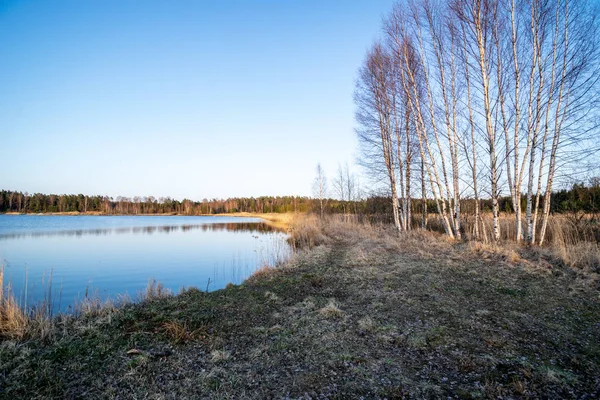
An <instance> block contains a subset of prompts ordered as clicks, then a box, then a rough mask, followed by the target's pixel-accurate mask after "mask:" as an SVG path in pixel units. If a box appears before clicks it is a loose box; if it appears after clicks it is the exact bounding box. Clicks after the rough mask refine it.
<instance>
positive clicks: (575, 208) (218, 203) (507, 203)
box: [0, 178, 600, 216]
mask: <svg viewBox="0 0 600 400" xmlns="http://www.w3.org/2000/svg"><path fill="white" fill-rule="evenodd" d="M525 201H526V198H525V196H523V198H522V203H523V204H525ZM479 202H480V207H481V209H482V211H484V212H486V211H487V212H489V211H491V209H492V200H491V199H480V200H479ZM499 203H500V210H502V211H503V212H506V213H512V212H513V211H514V210H513V207H512V199H511V197H510V196H506V197H501V198H500V199H499ZM550 204H551V207H550V208H551V212H553V213H567V212H585V213H592V214H595V213H599V212H600V178H594V179H592V180H591V181H590V184H588V185H586V184H584V183H576V184H574V185H573V186H572V187H571V188H570V189H562V190H559V191H555V192H553V193H552V197H551V199H550ZM474 205H475V204H474V200H472V199H461V207H462V208H463V210H465V211H467V212H468V211H472V209H473V207H474ZM434 206H435V200H434V199H428V200H427V208H428V209H430V210H431V209H433V207H434ZM411 207H412V208H413V212H414V213H415V214H416V213H421V211H422V202H418V201H415V202H413V203H412V204H411ZM319 211H320V200H319V199H314V198H310V197H305V196H260V197H240V198H228V199H211V200H208V199H204V200H202V201H192V200H189V199H184V200H181V201H180V200H175V199H172V198H170V197H160V198H155V197H153V196H148V197H137V196H136V197H133V198H129V197H121V196H119V197H116V198H113V197H109V196H101V195H95V196H86V195H83V194H61V195H58V194H42V193H34V194H29V193H27V192H25V193H23V192H15V191H10V190H2V191H0V213H8V212H16V213H66V212H80V213H86V212H92V213H102V214H105V215H141V214H182V215H211V214H230V213H240V212H246V213H288V212H302V213H305V212H319ZM324 211H325V213H328V214H336V213H345V212H349V213H353V214H363V215H382V216H390V215H391V214H392V210H391V202H390V197H389V196H381V195H373V196H369V197H367V198H365V199H361V200H354V201H348V200H346V201H342V200H338V199H327V200H326V201H325V207H324Z"/></svg>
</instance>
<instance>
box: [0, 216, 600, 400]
mask: <svg viewBox="0 0 600 400" xmlns="http://www.w3.org/2000/svg"><path fill="white" fill-rule="evenodd" d="M291 232H292V238H293V242H294V244H295V246H296V247H297V248H302V249H303V250H302V251H300V252H299V253H298V254H297V255H296V256H294V257H293V258H292V259H291V260H290V261H289V262H288V263H287V264H286V265H285V266H283V267H281V268H277V269H271V268H263V269H261V270H259V271H258V272H257V273H256V274H255V275H253V276H252V277H251V278H250V279H248V280H247V281H246V282H245V283H243V284H242V285H239V286H234V285H229V286H228V287H227V288H226V289H223V290H220V291H216V292H212V293H204V292H202V291H200V290H197V289H191V290H187V291H185V292H183V293H180V294H178V295H176V296H163V295H160V294H159V293H156V292H153V293H149V295H148V296H147V299H146V300H145V301H143V302H141V303H138V304H129V305H125V306H122V307H102V308H91V309H90V310H89V311H88V312H85V313H83V314H82V315H81V316H79V317H77V318H73V317H69V318H62V319H60V320H56V321H55V322H54V324H53V327H52V330H51V332H50V333H48V334H46V335H43V336H42V335H33V334H32V335H29V336H27V335H26V336H24V337H23V338H22V339H10V340H9V339H4V340H2V339H0V340H2V341H1V343H0V398H13V399H16V398H28V399H36V398H57V399H59V398H60V399H64V398H67V399H68V398H120V399H123V398H126V399H129V398H148V399H180V398H211V399H215V398H216V399H225V398H231V399H239V398H303V399H304V398H329V399H332V398H340V399H347V398H360V397H361V396H362V397H364V398H388V399H393V398H448V397H453V398H466V399H468V398H557V399H558V398H585V397H586V396H587V398H598V397H599V396H600V341H599V338H600V296H599V291H598V283H597V281H595V277H594V276H590V275H584V274H582V273H580V272H579V271H577V270H575V269H573V268H570V267H568V266H566V265H564V264H561V263H560V262H557V260H555V259H552V258H551V257H550V256H547V255H545V254H543V253H541V252H534V251H533V250H531V249H526V248H524V249H521V250H517V251H515V250H503V249H497V248H492V247H488V246H483V245H476V244H468V243H454V242H449V241H447V240H446V239H445V238H444V237H442V236H440V235H437V234H434V233H428V232H413V233H410V234H406V235H403V236H402V237H400V238H398V236H397V235H396V234H395V233H394V232H393V231H392V230H391V229H390V228H389V227H387V226H373V225H356V224H347V223H342V222H336V221H330V222H328V223H326V224H320V223H319V222H318V221H316V220H314V219H313V220H310V219H306V218H305V219H302V220H300V221H297V222H295V223H293V224H292V226H291Z"/></svg>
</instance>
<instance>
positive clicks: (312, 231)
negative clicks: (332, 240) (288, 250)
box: [289, 216, 327, 250]
mask: <svg viewBox="0 0 600 400" xmlns="http://www.w3.org/2000/svg"><path fill="white" fill-rule="evenodd" d="M289 233H290V238H289V243H290V245H291V246H292V248H293V249H295V250H300V249H312V248H313V247H316V246H319V245H322V244H326V243H327V238H326V237H325V235H323V225H322V221H320V220H319V219H318V218H317V217H315V216H306V217H305V218H302V219H296V220H294V221H293V223H292V224H291V227H290V230H289Z"/></svg>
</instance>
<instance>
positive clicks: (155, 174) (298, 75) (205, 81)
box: [0, 0, 393, 200]
mask: <svg viewBox="0 0 600 400" xmlns="http://www.w3.org/2000/svg"><path fill="white" fill-rule="evenodd" d="M392 4H393V1H392V0H362V1H360V0H338V1H324V0H310V1H309V0H295V1H294V0H272V1H248V0H246V1H243V0H239V1H226V0H214V1H200V0H198V1H180V0H177V1H175V0H172V1H167V0H162V1H149V0H145V1H124V0H119V1H116V0H115V1H107V0H102V1H93V0H73V1H50V0H48V1H27V0H24V1H2V0H0V160H1V166H0V189H10V190H20V191H29V192H30V193H32V192H43V193H85V194H106V195H109V196H117V195H124V196H133V195H141V196H148V195H153V196H156V197H160V196H171V197H174V198H178V199H182V198H184V197H187V198H191V199H195V200H199V199H202V198H204V197H207V198H212V197H230V196H257V195H263V194H264V195H282V194H296V195H310V194H311V186H312V180H313V178H314V170H315V167H316V164H317V163H318V162H321V163H322V164H323V166H324V168H325V170H326V172H328V173H329V174H333V173H334V170H335V169H336V168H337V164H338V162H342V163H343V162H346V161H348V162H353V160H354V155H355V154H356V139H355V134H354V131H353V129H354V126H355V123H354V105H353V100H352V92H353V89H354V82H355V79H356V73H357V70H358V68H359V67H360V63H361V62H362V60H363V57H364V55H365V51H366V49H367V48H368V46H369V45H370V44H371V43H372V41H373V40H374V39H375V38H377V37H378V35H379V32H380V25H381V18H382V16H383V15H384V14H385V13H387V12H388V11H389V10H390V8H391V6H392Z"/></svg>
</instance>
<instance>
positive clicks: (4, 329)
mask: <svg viewBox="0 0 600 400" xmlns="http://www.w3.org/2000/svg"><path fill="white" fill-rule="evenodd" d="M28 326H29V318H28V317H27V315H26V314H25V313H24V312H23V310H22V309H21V307H20V306H19V304H18V302H17V301H16V299H15V297H14V295H13V293H12V290H11V287H10V284H9V285H7V286H6V287H5V286H4V266H1V267H0V337H4V338H8V339H21V338H23V337H24V336H25V334H26V333H27V330H28Z"/></svg>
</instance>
